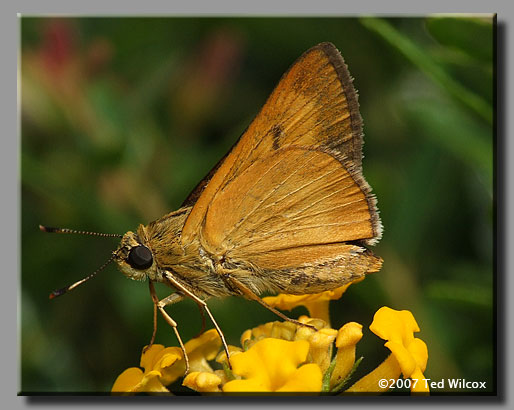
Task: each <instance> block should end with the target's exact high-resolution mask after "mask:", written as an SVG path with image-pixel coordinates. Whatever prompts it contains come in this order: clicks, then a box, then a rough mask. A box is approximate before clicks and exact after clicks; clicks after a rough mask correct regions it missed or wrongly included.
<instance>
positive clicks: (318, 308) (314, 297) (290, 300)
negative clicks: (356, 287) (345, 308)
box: [263, 277, 364, 323]
mask: <svg viewBox="0 0 514 410" xmlns="http://www.w3.org/2000/svg"><path fill="white" fill-rule="evenodd" d="M363 279H364V277H362V278H359V279H357V280H356V281H353V282H350V283H348V284H346V285H344V286H341V287H339V288H336V289H333V290H328V291H325V292H321V293H312V294H306V295H288V294H284V293H281V294H278V295H277V296H268V297H265V298H263V300H264V302H266V303H267V304H268V305H270V306H273V307H276V308H278V309H282V310H292V309H294V308H295V307H297V306H305V307H306V308H307V309H308V310H309V315H310V316H311V317H315V318H319V319H323V320H324V321H325V322H327V323H330V319H329V310H328V302H329V301H330V300H335V299H339V298H340V297H341V296H342V294H343V293H344V292H345V291H346V289H348V287H349V286H350V285H351V284H352V283H357V282H360V281H361V280H363Z"/></svg>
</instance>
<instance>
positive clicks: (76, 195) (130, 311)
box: [19, 16, 495, 393]
mask: <svg viewBox="0 0 514 410" xmlns="http://www.w3.org/2000/svg"><path fill="white" fill-rule="evenodd" d="M20 24H21V39H22V41H21V54H20V62H21V64H20V71H19V75H20V77H19V78H20V80H21V126H22V128H21V144H20V148H21V206H22V212H21V214H22V220H21V229H22V235H21V249H22V253H21V267H22V272H21V273H22V274H21V292H20V295H21V300H20V306H21V333H20V335H21V340H20V344H21V356H20V357H21V391H22V392H26V393H28V392H47V391H48V392H86V391H100V392H101V391H109V390H110V388H111V386H112V383H113V382H114V380H115V378H116V377H117V375H118V374H119V373H121V372H122V371H123V370H124V369H125V368H127V367H131V366H137V365H138V364H139V358H140V352H141V348H142V347H143V346H144V345H145V344H147V343H148V341H149V339H150V336H151V332H152V303H151V299H150V296H149V294H148V287H147V285H146V284H144V283H143V284H142V283H139V282H134V281H129V280H126V279H125V278H124V277H123V276H122V275H120V274H119V272H118V271H117V269H116V268H115V266H114V265H111V266H109V267H108V268H107V269H106V270H105V271H104V272H102V273H101V274H100V275H99V276H98V277H96V278H95V279H94V280H92V281H90V282H88V283H87V284H86V285H84V286H82V287H80V288H78V289H76V290H75V291H73V292H71V293H70V294H67V295H65V296H62V297H60V298H58V299H56V300H53V301H49V300H48V294H49V292H50V291H51V290H53V289H56V288H60V287H62V286H65V285H67V284H70V283H72V282H74V281H76V280H78V279H80V278H82V277H84V276H86V275H87V274H89V273H91V272H93V271H94V270H95V269H97V268H98V267H99V266H100V265H101V264H103V263H104V262H105V261H106V260H107V258H108V257H109V256H110V252H111V251H112V250H113V249H114V248H115V247H116V246H117V240H116V239H112V238H95V237H87V236H72V235H48V234H44V233H42V232H40V231H39V230H38V224H46V225H50V226H63V227H68V228H75V229H85V230H91V231H99V232H110V233H120V234H122V233H124V232H125V231H127V230H133V229H134V228H135V227H136V226H137V225H138V224H139V223H144V224H147V223H148V222H150V221H152V220H154V219H157V218H158V217H160V216H162V215H164V214H165V213H167V212H169V211H171V210H174V209H177V208H178V207H179V206H180V204H181V203H182V201H183V200H184V199H185V197H186V196H187V194H188V193H189V191H190V190H191V189H192V188H193V187H194V186H195V185H196V183H197V182H198V181H199V180H200V179H201V178H202V177H203V176H204V175H205V174H206V173H207V172H208V171H209V170H210V168H211V167H212V166H213V165H214V164H215V163H216V162H217V161H218V160H219V159H220V158H221V157H222V156H223V155H224V154H225V153H226V151H227V150H228V149H229V147H230V146H231V145H232V144H233V143H234V141H235V140H236V139H237V138H238V137H239V135H240V134H241V133H242V131H243V130H244V129H245V128H246V126H247V125H248V124H249V123H250V121H251V120H252V118H253V117H254V116H255V114H256V113H257V112H258V110H259V109H260V107H261V106H262V105H263V103H264V102H265V100H266V98H267V96H268V95H269V93H270V92H271V91H272V89H273V87H274V85H276V83H277V82H278V80H279V78H280V76H281V75H282V74H283V73H284V72H285V71H286V69H287V68H288V67H289V65H290V64H292V63H293V62H294V61H295V59H296V58H297V57H299V56H300V55H301V54H302V53H303V52H304V51H305V50H307V49H308V48H309V47H311V46H313V45H315V44H317V43H319V42H322V41H331V42H333V43H334V44H335V45H336V47H337V48H338V49H339V50H340V51H341V53H342V55H343V56H344V58H345V61H346V63H347V64H348V66H349V69H350V72H351V74H352V76H353V77H355V81H354V84H355V87H356V88H357V90H358V91H359V99H360V105H361V112H362V116H363V118H364V132H365V145H364V155H365V158H364V162H363V166H364V174H365V176H366V178H367V180H368V182H369V183H370V184H371V186H372V187H373V189H374V192H375V193H376V195H377V197H378V204H379V208H380V212H381V216H382V220H383V224H384V227H385V230H384V237H383V239H382V241H381V243H380V244H379V245H378V246H377V247H376V248H375V251H376V253H377V254H378V255H380V256H382V257H383V259H384V261H385V262H384V266H383V269H382V271H381V272H379V273H377V274H374V275H371V276H369V277H368V278H367V279H366V280H365V281H363V282H361V283H359V284H357V285H354V286H352V287H350V289H349V290H348V292H347V293H346V294H345V295H344V296H343V298H342V299H341V300H339V301H337V302H333V303H332V305H331V316H332V325H333V327H335V328H338V327H340V326H341V325H343V324H344V323H346V322H348V321H357V322H359V323H362V324H363V325H364V337H363V339H362V341H361V342H360V343H359V345H358V351H357V354H358V355H362V356H364V361H363V362H362V364H361V366H360V367H359V369H358V371H357V374H356V377H359V376H360V375H362V374H365V373H366V372H368V371H369V370H371V369H373V368H375V367H376V366H377V365H378V364H379V363H380V362H381V361H382V360H383V359H384V358H385V357H386V355H387V349H385V348H384V347H383V341H382V340H380V339H379V338H378V337H376V336H375V335H373V334H372V333H371V332H370V331H369V329H368V326H369V324H370V323H371V321H372V318H373V314H374V312H375V311H376V310H377V309H378V308H379V307H381V306H383V305H387V306H390V307H392V308H395V309H408V310H410V311H412V312H413V314H414V316H415V318H416V319H417V321H418V324H419V326H420V327H421V332H420V333H418V336H419V337H420V338H422V339H423V340H424V341H425V342H426V343H427V345H428V349H429V360H428V367H427V370H426V372H425V375H426V376H427V377H429V378H431V379H432V380H440V379H441V378H452V377H459V378H466V380H477V381H486V382H487V387H488V391H493V390H494V381H495V379H494V375H493V374H494V371H495V356H494V340H495V339H494V333H495V318H494V316H493V314H494V295H493V284H494V272H493V212H494V205H493V139H494V136H493V98H494V91H493V89H494V64H493V58H494V46H493V36H494V34H493V33H494V22H493V19H492V17H491V16H475V17H470V16H467V17H465V18H464V17H457V16H454V17H448V16H447V17H435V16H433V17H423V18H395V19H389V18H388V19H375V18H364V19H359V18H21V20H20ZM158 293H159V295H160V296H165V295H166V294H167V293H168V290H167V289H166V288H164V287H162V286H159V288H158ZM209 306H210V307H211V309H212V311H213V313H214V316H215V317H216V318H217V320H218V323H219V324H220V326H221V327H222V329H223V330H224V332H225V335H226V336H227V338H228V341H229V343H232V344H238V343H239V336H240V335H241V333H242V332H243V331H244V330H245V329H247V328H250V327H253V326H256V325H258V324H261V323H264V322H266V321H272V320H276V317H275V316H274V315H273V314H272V313H270V312H268V311H267V310H265V309H264V308H262V307H261V306H260V305H258V304H256V303H254V302H250V301H245V300H243V299H239V298H226V299H223V300H211V301H210V302H209ZM169 311H170V313H171V315H172V317H173V318H174V319H175V320H176V321H177V322H178V323H179V330H180V331H181V334H182V337H183V338H184V339H185V340H188V339H190V338H191V337H194V336H195V335H196V334H197V333H198V331H199V330H200V327H201V319H200V315H199V312H198V309H197V307H196V305H195V304H194V303H192V302H190V301H184V302H181V303H179V304H177V305H174V306H173V307H172V308H170V309H169ZM303 313H306V311H305V310H304V309H303V308H297V309H296V310H294V311H293V312H292V314H291V316H292V317H297V316H298V315H300V314H303ZM208 327H211V325H210V324H208ZM156 342H157V343H162V344H165V345H176V339H175V337H174V335H173V332H172V331H171V328H169V326H168V325H167V324H166V323H165V322H164V320H162V318H160V317H159V327H158V333H157V339H156ZM481 392H483V391H481Z"/></svg>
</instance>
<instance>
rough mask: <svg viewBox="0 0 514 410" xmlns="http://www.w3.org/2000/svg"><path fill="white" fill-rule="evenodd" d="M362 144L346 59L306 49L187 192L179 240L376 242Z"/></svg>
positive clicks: (262, 244) (247, 246)
mask: <svg viewBox="0 0 514 410" xmlns="http://www.w3.org/2000/svg"><path fill="white" fill-rule="evenodd" d="M361 149H362V127H361V118H360V114H359V112H358V103H357V97H356V93H355V90H354V88H353V86H352V84H351V79H350V75H349V73H348V71H347V69H346V66H345V64H344V61H343V59H342V57H341V56H340V54H339V52H338V51H337V49H336V48H335V47H334V46H333V45H332V44H329V43H323V44H320V45H318V46H316V47H313V48H311V49H310V50H308V51H307V52H306V53H304V54H303V55H302V56H301V57H300V58H299V59H298V61H297V62H296V63H295V64H293V66H292V67H291V68H290V69H289V71H288V72H286V74H284V76H283V78H282V79H281V81H280V83H279V84H278V86H277V87H276V88H275V90H274V91H273V93H272V94H271V96H270V97H269V99H268V101H267V102H266V104H265V105H264V107H263V108H262V110H261V112H260V113H259V114H258V116H257V117H256V118H255V119H254V121H253V122H252V124H251V125H250V126H249V127H248V129H247V131H246V132H245V133H244V134H243V135H242V136H241V138H240V140H239V142H238V143H237V144H236V145H235V146H234V148H233V149H232V150H231V152H230V153H229V154H228V155H227V157H226V158H225V159H224V160H223V162H222V163H221V164H220V165H219V167H218V168H217V170H216V172H215V173H214V174H213V175H209V176H208V177H207V181H206V183H203V184H200V185H199V187H197V188H196V189H195V191H194V192H193V193H192V194H191V196H194V197H195V199H196V197H198V200H197V202H196V203H195V204H194V206H193V209H192V210H191V213H190V214H189V216H188V218H187V220H186V222H185V225H184V227H183V230H182V243H183V244H187V243H189V242H191V241H193V240H194V239H195V238H198V237H202V242H203V243H204V244H205V246H206V247H207V248H209V250H212V251H214V250H216V251H222V250H225V251H226V250H230V251H231V252H235V253H236V254H241V255H243V254H244V255H250V254H254V255H259V254H260V253H262V252H269V251H270V250H274V249H275V250H276V249H283V248H287V247H290V248H295V247H298V246H305V245H310V246H312V245H314V244H318V245H320V244H329V243H341V242H346V241H361V242H362V243H367V244H373V243H375V242H376V241H378V240H379V239H380V236H381V224H380V220H379V217H378V214H377V211H376V205H375V198H374V196H373V195H372V194H371V189H370V187H369V185H368V184H367V183H366V181H365V180H364V178H363V177H362V174H361V158H362V153H361ZM209 178H210V179H209ZM186 202H187V200H186ZM261 256H262V255H261ZM263 262H264V261H263Z"/></svg>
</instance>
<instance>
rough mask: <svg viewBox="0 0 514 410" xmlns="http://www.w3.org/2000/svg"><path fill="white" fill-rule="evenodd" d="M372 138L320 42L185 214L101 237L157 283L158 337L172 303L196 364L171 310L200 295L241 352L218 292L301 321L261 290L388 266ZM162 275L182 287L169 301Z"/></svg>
mask: <svg viewBox="0 0 514 410" xmlns="http://www.w3.org/2000/svg"><path fill="white" fill-rule="evenodd" d="M362 137H363V134H362V119H361V116H360V113H359V104H358V100H357V93H356V91H355V89H354V87H353V85H352V78H351V77H350V74H349V72H348V69H347V67H346V64H345V62H344V60H343V58H342V57H341V54H340V53H339V51H338V50H337V49H336V47H335V46H334V45H333V44H331V43H321V44H318V45H316V46H314V47H312V48H311V49H309V50H308V51H306V52H305V53H304V54H303V55H302V56H301V57H300V58H299V59H298V60H297V61H296V62H295V63H294V64H293V65H292V66H291V67H290V68H289V70H288V71H287V72H286V73H285V74H284V75H283V77H282V78H281V80H280V81H279V83H278V85H277V86H276V88H275V89H274V91H273V92H272V94H271V95H270V97H269V98H268V100H267V101H266V103H265V105H264V106H263V107H262V109H261V110H260V112H259V113H258V115H257V116H256V118H255V119H254V120H253V122H252V123H251V124H250V126H249V127H248V128H247V129H246V131H245V132H244V133H243V134H242V135H241V137H240V138H239V140H238V141H237V142H236V143H235V144H234V146H233V147H232V149H231V150H230V151H229V152H228V153H227V155H226V156H225V157H224V158H222V159H221V160H220V161H219V162H218V164H217V165H216V166H215V167H214V168H213V169H212V170H211V171H210V172H209V174H208V175H207V176H206V177H205V178H204V179H203V180H202V181H201V182H200V183H199V184H198V185H197V186H196V187H195V188H194V189H193V191H192V192H191V194H190V195H189V196H188V197H187V198H186V200H185V201H184V202H183V204H182V206H181V207H180V208H179V209H178V210H176V211H173V212H170V213H169V214H167V215H164V216H163V217H162V218H160V219H157V220H155V221H153V222H151V223H149V224H148V225H146V226H145V225H139V227H138V228H137V229H136V230H135V231H129V232H127V233H125V234H124V235H110V234H98V235H104V236H120V237H121V242H120V244H119V246H118V248H117V249H116V250H115V251H114V252H113V253H112V257H111V259H110V260H109V261H108V262H107V263H109V262H111V261H115V262H116V264H117V265H118V268H119V269H120V271H121V272H122V273H123V274H124V275H125V276H127V277H128V278H130V279H134V280H146V279H148V281H149V286H150V293H151V296H152V300H153V302H154V333H153V335H152V339H151V342H150V345H151V344H152V343H153V341H154V338H155V330H156V316H157V313H156V312H157V311H160V313H161V314H162V315H163V317H164V318H165V320H166V321H167V322H168V323H169V324H170V325H171V326H172V327H173V330H174V331H175V334H176V336H177V338H178V340H179V344H180V346H181V347H182V350H183V352H184V357H185V361H186V368H187V369H188V360H187V355H186V352H185V348H184V344H183V342H182V340H181V338H180V335H179V333H178V330H177V323H176V322H175V321H174V320H173V319H172V318H171V316H169V314H168V313H167V312H166V310H165V307H166V306H169V305H171V304H173V303H176V302H179V301H180V300H182V299H184V298H186V297H189V298H192V299H193V300H194V301H195V302H196V303H197V304H198V305H199V306H200V308H201V309H202V310H205V312H207V314H208V316H209V317H210V318H211V320H212V322H213V323H214V326H215V327H216V329H217V331H218V333H219V335H220V337H221V339H222V342H223V346H224V348H225V350H226V352H227V357H229V354H228V348H227V344H226V341H225V338H224V336H223V333H222V331H221V329H220V327H219V326H218V324H217V323H216V321H215V320H214V317H213V315H212V313H211V312H210V310H209V309H208V306H207V303H206V300H208V299H209V298H211V297H223V296H231V295H237V296H242V297H245V298H247V299H251V300H255V301H257V302H259V303H261V304H262V305H264V306H265V307H267V308H268V309H270V310H272V311H273V312H275V313H276V314H277V315H279V316H281V317H282V318H284V319H285V320H290V321H293V322H296V321H294V320H293V319H289V318H288V317H287V316H285V315H283V314H282V313H281V312H279V311H277V310H275V309H274V308H272V307H271V306H268V305H267V304H266V303H265V302H264V301H263V300H262V299H261V298H260V295H261V294H262V293H263V292H274V293H287V294H297V295H298V294H309V293H318V292H322V291H327V290H331V289H335V288H337V287H340V286H342V285H344V284H347V283H349V282H352V281H354V280H356V279H358V278H361V277H363V276H364V275H366V274H368V273H371V272H377V271H378V270H380V268H381V265H382V259H381V258H380V257H378V256H376V255H374V254H373V252H372V251H371V250H370V249H369V248H368V246H370V245H375V244H376V243H377V242H378V241H379V240H380V238H381V236H382V224H381V221H380V217H379V214H378V209H377V204H376V198H375V196H374V195H373V194H372V192H371V187H370V186H369V184H368V183H367V182H366V180H365V178H364V176H363V174H362V144H363V139H362ZM41 229H43V230H45V231H47V232H61V233H85V232H81V231H73V230H68V229H60V228H46V227H41ZM93 234H94V233H93ZM107 263H106V264H105V265H104V266H103V267H105V266H106V265H107ZM103 267H102V268H101V269H103ZM101 269H99V270H101ZM99 270H98V271H99ZM98 271H97V272H98ZM94 274H96V272H95V273H94ZM94 274H92V275H90V276H89V277H87V278H85V279H83V280H82V281H79V282H77V283H75V284H73V285H71V286H68V287H66V288H63V289H60V290H58V291H54V292H53V293H52V294H51V297H55V296H59V295H61V294H63V293H65V292H67V291H69V290H71V289H73V288H74V287H76V286H78V285H79V284H81V283H83V282H84V281H85V280H87V279H89V278H90V277H92V276H93V275H94ZM155 282H159V283H164V284H165V285H167V286H169V287H171V288H173V289H175V292H174V293H172V294H171V295H170V296H168V297H166V298H164V299H162V300H159V299H158V298H157V296H156V293H155V288H154V283H155ZM296 323H298V322H296Z"/></svg>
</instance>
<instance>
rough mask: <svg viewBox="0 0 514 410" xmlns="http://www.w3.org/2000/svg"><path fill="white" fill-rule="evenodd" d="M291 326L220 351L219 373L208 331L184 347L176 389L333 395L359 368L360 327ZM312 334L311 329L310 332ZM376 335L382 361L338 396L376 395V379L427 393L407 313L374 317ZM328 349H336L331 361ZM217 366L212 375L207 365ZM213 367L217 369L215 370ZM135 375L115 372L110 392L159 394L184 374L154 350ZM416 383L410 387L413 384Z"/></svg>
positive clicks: (256, 333) (423, 359)
mask: <svg viewBox="0 0 514 410" xmlns="http://www.w3.org/2000/svg"><path fill="white" fill-rule="evenodd" d="M298 321H299V322H300V323H302V324H307V325H309V327H307V326H302V325H297V324H295V323H291V322H278V321H275V322H269V323H265V324H262V325H260V326H257V327H255V328H253V329H248V330H246V331H245V332H244V333H243V335H242V336H241V346H242V347H237V346H231V345H229V346H228V350H229V351H230V353H231V357H230V364H231V365H232V370H230V369H229V367H228V366H227V364H228V361H227V357H226V353H225V352H224V351H223V350H220V347H221V340H220V338H219V336H218V334H217V332H216V330H214V329H211V330H209V331H207V332H205V333H204V334H202V335H201V336H200V337H198V338H195V339H192V340H190V341H188V342H187V343H186V344H185V348H186V352H187V353H188V357H189V362H190V369H191V372H190V373H189V374H188V375H187V376H186V377H185V378H184V380H183V382H182V384H183V385H184V386H187V387H189V388H191V389H192V390H196V391H198V392H202V393H203V392H218V393H252V392H290V393H292V392H298V393H299V392H321V391H323V392H332V393H334V394H338V393H340V391H341V389H342V388H343V387H344V385H345V383H346V382H347V381H348V380H349V379H350V378H351V376H352V374H353V371H354V370H355V368H356V366H357V365H358V363H359V362H360V360H361V359H359V361H357V362H356V360H355V358H356V345H357V343H358V342H359V341H360V340H361V338H362V325H360V324H359V323H356V322H349V323H346V324H345V325H344V326H343V327H341V328H340V329H339V331H336V330H335V329H332V328H330V327H329V325H328V324H327V323H326V322H325V321H324V320H322V319H319V318H310V317H308V316H301V317H299V318H298ZM313 327H314V328H313ZM370 329H371V331H372V332H374V333H375V334H376V335H378V336H379V337H381V338H382V339H384V340H386V343H385V346H387V347H388V348H389V349H390V350H391V352H392V353H391V354H390V356H389V357H388V358H387V359H386V360H384V362H382V363H381V364H380V365H379V366H378V367H377V368H375V369H374V370H373V371H372V372H370V373H369V374H367V375H366V376H364V377H363V378H361V379H360V380H359V381H357V382H356V383H354V384H353V385H352V386H351V387H350V388H349V389H347V390H346V391H345V392H343V393H379V392H382V391H386V390H387V389H388V385H387V384H386V385H385V386H382V387H381V385H380V384H379V380H380V379H386V380H390V379H398V378H399V377H400V375H401V374H403V377H404V378H405V379H407V378H410V379H411V381H412V382H413V383H411V391H412V392H424V393H426V392H428V389H427V388H426V387H425V383H424V381H423V380H422V379H423V378H424V375H423V372H424V371H425V368H426V364H427V360H428V351H427V347H426V344H425V343H424V342H423V341H422V340H420V339H417V338H415V337H414V332H418V331H419V327H418V325H417V323H416V321H415V320H414V317H413V316H412V314H411V313H410V312H409V311H396V310H393V309H390V308H387V307H383V308H381V309H379V310H378V311H377V312H376V314H375V316H374V319H373V323H372V324H371V325H370ZM334 345H335V347H336V348H337V351H336V354H335V357H333V356H334V355H333V350H334ZM214 360H215V361H216V362H217V363H214V365H215V366H217V368H218V369H217V370H213V368H212V367H211V363H209V362H213V361H214ZM220 364H222V365H223V369H220V367H221V366H220ZM141 367H142V368H144V372H143V371H142V370H141V369H138V368H130V369H127V370H126V371H125V372H123V373H122V374H121V375H120V376H119V377H118V379H117V380H116V382H115V384H114V386H113V389H112V390H113V392H127V393H135V392H154V393H157V392H165V393H169V391H168V390H167V389H166V387H165V386H168V385H169V384H171V383H173V382H174V381H175V380H177V379H178V378H179V377H181V376H182V375H183V374H184V371H185V363H184V359H183V357H182V352H181V351H180V349H179V348H178V347H173V348H167V349H165V348H164V347H163V346H161V345H154V346H152V347H151V348H149V349H148V351H146V352H144V353H143V355H142V357H141ZM414 382H417V383H414Z"/></svg>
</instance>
